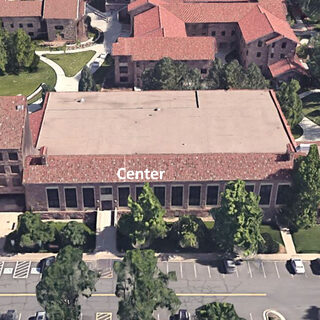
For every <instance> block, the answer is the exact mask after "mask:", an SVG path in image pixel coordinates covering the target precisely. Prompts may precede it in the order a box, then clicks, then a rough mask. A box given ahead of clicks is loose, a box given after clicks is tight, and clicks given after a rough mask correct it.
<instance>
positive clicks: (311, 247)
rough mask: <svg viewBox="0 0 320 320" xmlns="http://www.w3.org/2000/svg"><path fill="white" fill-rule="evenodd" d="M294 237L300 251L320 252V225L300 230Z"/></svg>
mask: <svg viewBox="0 0 320 320" xmlns="http://www.w3.org/2000/svg"><path fill="white" fill-rule="evenodd" d="M292 237H293V241H294V244H295V246H296V251H297V252H298V253H302V252H303V253H320V226H315V227H313V228H310V229H306V230H300V231H298V232H296V233H294V234H293V235H292Z"/></svg>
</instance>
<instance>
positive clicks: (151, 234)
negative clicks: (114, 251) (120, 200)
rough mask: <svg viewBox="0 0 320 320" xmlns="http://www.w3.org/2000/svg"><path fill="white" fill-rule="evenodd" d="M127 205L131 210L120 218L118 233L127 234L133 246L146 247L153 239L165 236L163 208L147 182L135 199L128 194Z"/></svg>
mask: <svg viewBox="0 0 320 320" xmlns="http://www.w3.org/2000/svg"><path fill="white" fill-rule="evenodd" d="M128 206H129V208H130V210H131V212H130V214H126V215H123V216H122V217H121V218H120V220H119V222H118V227H119V232H120V233H122V234H123V235H129V237H130V239H131V241H132V245H133V246H134V247H136V248H140V247H148V246H149V245H150V244H151V243H152V242H153V240H154V239H156V238H164V237H165V236H166V233H167V227H166V224H165V221H164V220H163V216H164V215H165V210H164V209H163V208H162V206H161V204H160V202H159V200H158V198H157V197H156V196H155V194H154V193H153V190H152V188H150V186H149V184H148V183H146V184H145V185H144V186H143V188H142V192H141V193H140V195H139V197H138V200H137V201H134V200H133V199H132V198H131V196H129V199H128Z"/></svg>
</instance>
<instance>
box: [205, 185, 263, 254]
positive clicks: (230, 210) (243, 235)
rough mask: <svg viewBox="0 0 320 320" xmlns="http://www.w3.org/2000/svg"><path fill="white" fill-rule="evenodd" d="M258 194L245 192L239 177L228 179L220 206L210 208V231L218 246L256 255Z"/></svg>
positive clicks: (258, 218)
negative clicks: (212, 219)
mask: <svg viewBox="0 0 320 320" xmlns="http://www.w3.org/2000/svg"><path fill="white" fill-rule="evenodd" d="M259 199H260V198H259V196H257V195H255V194H254V193H253V192H247V191H246V189H245V182H244V181H242V180H237V181H230V182H229V183H227V185H226V190H225V192H224V193H223V195H222V199H221V207H220V208H218V209H212V210H211V213H212V215H213V218H214V219H215V223H214V227H213V234H214V238H215V241H216V243H217V245H218V247H219V248H220V249H221V250H223V251H226V252H233V251H235V250H236V251H238V252H239V251H241V252H243V254H244V255H245V256H247V255H250V254H255V253H256V252H257V251H258V245H259V243H260V242H263V238H262V236H261V233H260V225H261V222H262V210H261V208H260V207H259Z"/></svg>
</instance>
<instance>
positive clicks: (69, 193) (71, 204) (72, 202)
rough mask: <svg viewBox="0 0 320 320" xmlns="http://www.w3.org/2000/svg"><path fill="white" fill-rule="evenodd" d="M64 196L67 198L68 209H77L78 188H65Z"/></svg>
mask: <svg viewBox="0 0 320 320" xmlns="http://www.w3.org/2000/svg"><path fill="white" fill-rule="evenodd" d="M64 195H65V197H66V207H67V208H77V207H78V203H77V189H76V188H65V189H64Z"/></svg>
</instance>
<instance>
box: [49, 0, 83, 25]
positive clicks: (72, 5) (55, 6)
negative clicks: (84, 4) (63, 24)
mask: <svg viewBox="0 0 320 320" xmlns="http://www.w3.org/2000/svg"><path fill="white" fill-rule="evenodd" d="M80 1H83V0H68V4H67V5H66V1H65V0H44V6H43V18H44V19H70V20H77V19H79V10H80ZM81 16H82V14H81Z"/></svg>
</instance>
